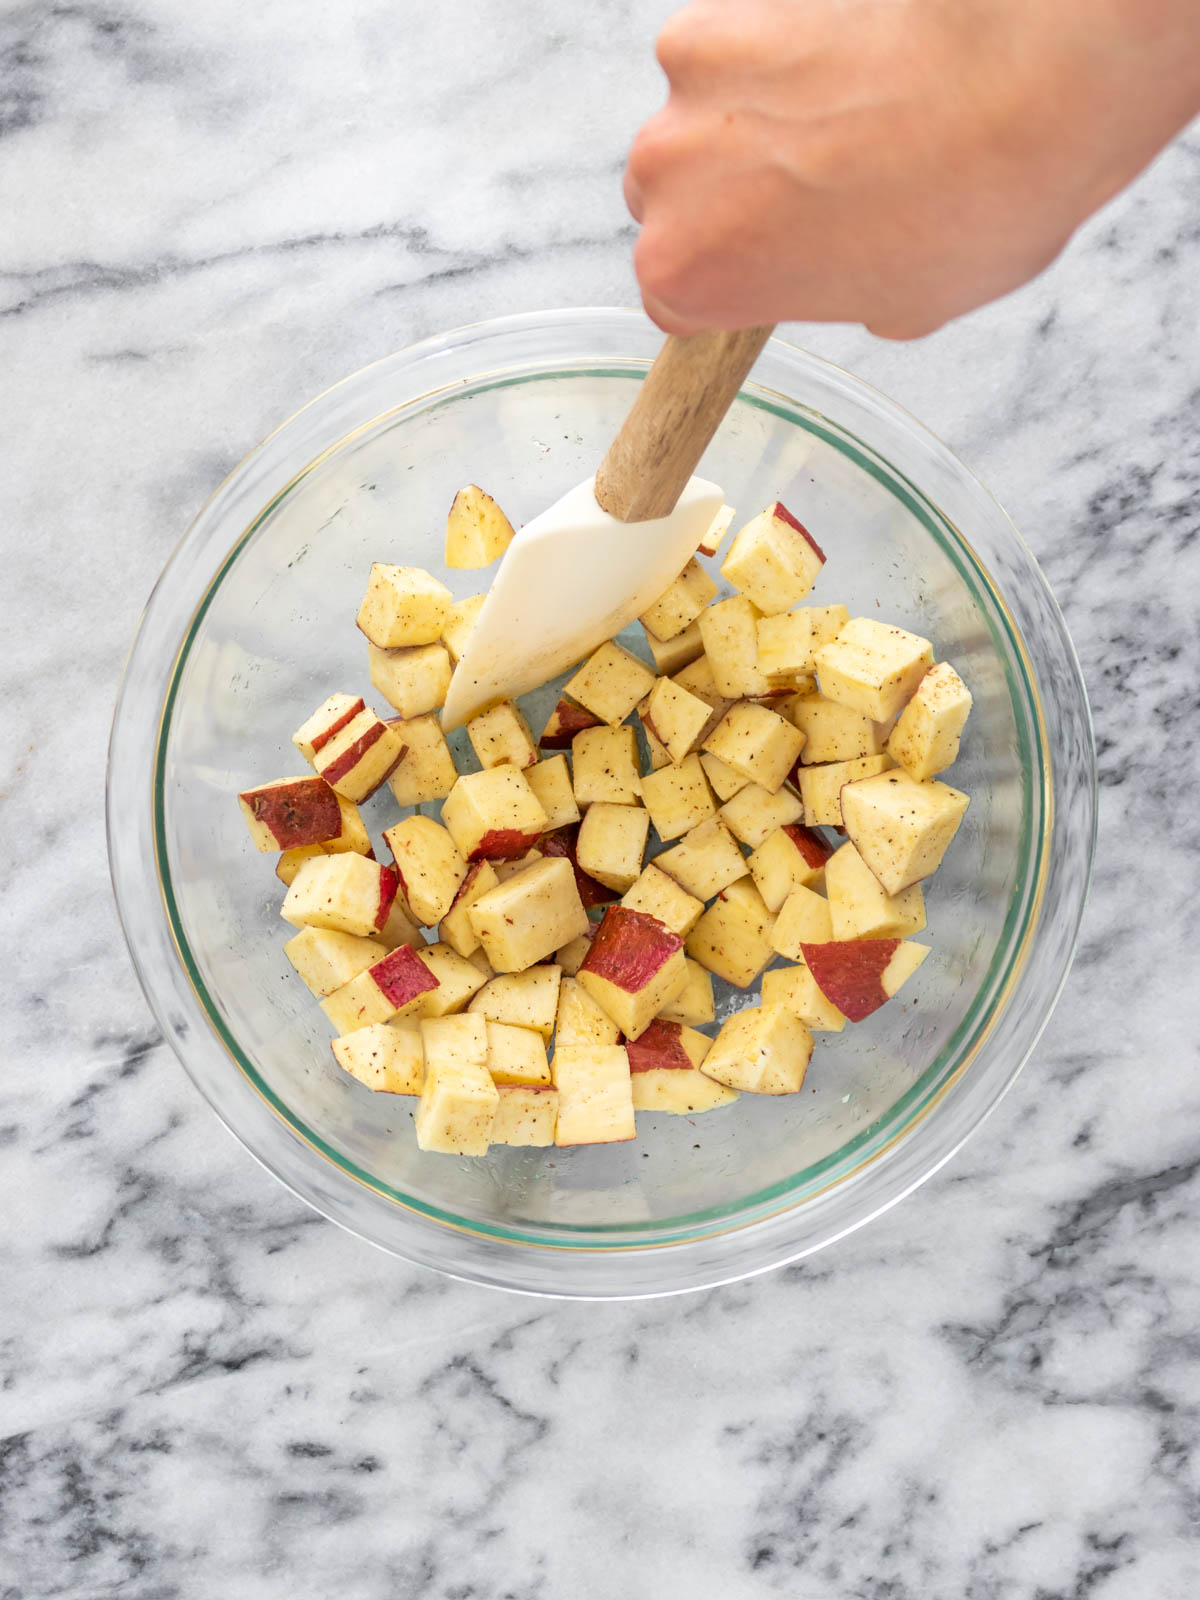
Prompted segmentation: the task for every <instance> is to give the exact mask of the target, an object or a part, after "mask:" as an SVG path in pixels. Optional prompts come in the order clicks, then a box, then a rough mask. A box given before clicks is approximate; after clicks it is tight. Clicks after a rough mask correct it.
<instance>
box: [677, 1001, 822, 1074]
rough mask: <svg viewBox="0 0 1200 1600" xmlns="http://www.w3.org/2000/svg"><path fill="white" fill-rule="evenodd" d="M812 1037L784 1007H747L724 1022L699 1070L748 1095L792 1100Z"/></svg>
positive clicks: (805, 1062)
mask: <svg viewBox="0 0 1200 1600" xmlns="http://www.w3.org/2000/svg"><path fill="white" fill-rule="evenodd" d="M812 1051H813V1036H812V1034H811V1033H810V1032H809V1030H808V1029H807V1027H805V1025H804V1023H803V1022H801V1021H800V1018H799V1017H798V1016H796V1015H795V1013H794V1012H792V1011H789V1010H788V1009H787V1008H786V1007H785V1006H768V1005H763V1006H748V1007H747V1008H746V1009H745V1010H743V1011H736V1012H734V1014H733V1016H731V1017H729V1018H727V1019H726V1021H725V1023H724V1024H723V1026H722V1028H721V1031H720V1033H718V1035H717V1037H716V1038H715V1039H714V1040H713V1047H712V1049H711V1050H710V1051H709V1052H708V1054H707V1055H706V1056H705V1058H704V1062H703V1065H702V1066H701V1068H700V1070H701V1072H703V1073H704V1075H705V1077H708V1078H715V1079H716V1080H717V1082H718V1083H723V1084H725V1085H726V1087H728V1088H730V1089H740V1090H743V1091H744V1092H745V1093H747V1094H796V1093H797V1091H798V1090H799V1089H800V1087H801V1085H802V1084H803V1082H804V1074H805V1073H806V1072H807V1070H808V1063H809V1061H810V1059H811V1058H812Z"/></svg>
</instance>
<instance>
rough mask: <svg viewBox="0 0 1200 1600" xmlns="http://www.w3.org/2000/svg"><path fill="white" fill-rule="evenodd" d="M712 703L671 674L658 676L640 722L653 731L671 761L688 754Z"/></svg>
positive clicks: (680, 759)
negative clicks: (684, 686)
mask: <svg viewBox="0 0 1200 1600" xmlns="http://www.w3.org/2000/svg"><path fill="white" fill-rule="evenodd" d="M711 715H712V707H711V706H709V705H707V704H706V703H705V702H704V701H703V700H701V699H700V698H699V697H698V696H697V695H694V694H690V693H689V692H688V690H686V689H683V688H680V686H679V684H677V683H675V682H674V681H673V680H672V679H671V678H659V679H657V680H656V682H655V685H654V687H653V689H651V691H650V695H649V698H648V700H647V703H646V709H645V711H644V712H643V713H642V724H643V726H644V727H645V728H646V730H647V731H648V732H650V733H653V735H654V737H655V738H656V739H657V740H658V741H659V743H660V744H661V745H662V747H663V749H664V750H665V751H666V752H667V754H668V755H669V756H670V758H671V760H672V761H675V762H679V761H682V760H683V759H684V757H685V756H687V755H688V754H689V752H690V751H691V750H692V748H693V746H694V745H695V743H696V740H697V739H699V737H700V736H701V734H702V733H703V732H704V730H705V728H707V726H708V722H709V718H710V716H711Z"/></svg>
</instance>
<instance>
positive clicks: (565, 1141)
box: [554, 1044, 637, 1145]
mask: <svg viewBox="0 0 1200 1600" xmlns="http://www.w3.org/2000/svg"><path fill="white" fill-rule="evenodd" d="M554 1084H555V1087H556V1088H557V1090H558V1123H557V1126H556V1128H555V1132H554V1142H555V1144H557V1145H572V1144H612V1143H614V1142H617V1141H620V1140H624V1139H633V1138H636V1137H637V1128H636V1126H635V1124H634V1117H633V1090H632V1087H631V1085H630V1081H629V1059H628V1057H627V1056H626V1054H625V1051H624V1049H623V1048H622V1047H621V1046H620V1045H619V1044H610V1045H564V1046H562V1047H560V1048H559V1049H557V1050H556V1051H555V1052H554Z"/></svg>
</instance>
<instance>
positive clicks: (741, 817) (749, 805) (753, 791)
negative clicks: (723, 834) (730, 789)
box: [720, 783, 804, 850]
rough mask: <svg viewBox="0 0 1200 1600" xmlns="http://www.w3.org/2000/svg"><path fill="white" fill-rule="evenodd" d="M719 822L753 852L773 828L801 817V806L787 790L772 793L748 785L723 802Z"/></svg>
mask: <svg viewBox="0 0 1200 1600" xmlns="http://www.w3.org/2000/svg"><path fill="white" fill-rule="evenodd" d="M720 816H721V820H722V821H723V822H724V824H725V826H726V827H727V828H728V829H729V831H730V833H732V834H733V835H734V837H735V838H737V839H740V840H741V842H742V843H743V844H745V845H749V846H750V848H751V850H757V849H758V847H759V845H760V844H762V843H763V841H764V840H765V839H766V838H767V836H768V834H772V833H774V832H775V830H776V828H786V827H788V826H789V825H790V824H791V823H793V822H800V821H801V820H802V819H803V818H804V807H803V805H802V804H801V802H800V799H799V797H798V796H797V795H795V794H793V793H792V791H791V790H790V789H788V788H782V789H778V790H776V791H775V793H774V794H772V792H771V791H770V789H764V788H763V787H762V785H761V784H758V783H748V784H747V785H746V787H745V788H744V789H739V790H738V792H737V794H735V795H734V797H733V799H732V800H726V802H725V804H724V805H723V806H722V807H721V810H720Z"/></svg>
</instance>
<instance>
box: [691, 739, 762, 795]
mask: <svg viewBox="0 0 1200 1600" xmlns="http://www.w3.org/2000/svg"><path fill="white" fill-rule="evenodd" d="M700 765H701V766H702V767H703V768H704V776H705V777H706V778H707V779H708V784H709V788H710V789H711V790H712V792H713V793H714V794H715V795H716V797H717V799H718V800H719V801H720V802H721V804H722V805H723V804H724V803H725V801H726V800H732V799H733V797H734V795H735V794H738V793H739V792H740V791H741V790H742V789H744V788H745V787H746V785H747V784H748V783H749V782H750V780H749V778H747V777H745V776H744V775H743V774H742V773H740V772H735V771H734V770H733V768H732V767H731V766H730V765H729V763H728V762H726V761H722V760H721V758H720V756H714V755H713V754H712V752H711V751H710V750H704V751H702V752H701V755H700Z"/></svg>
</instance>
